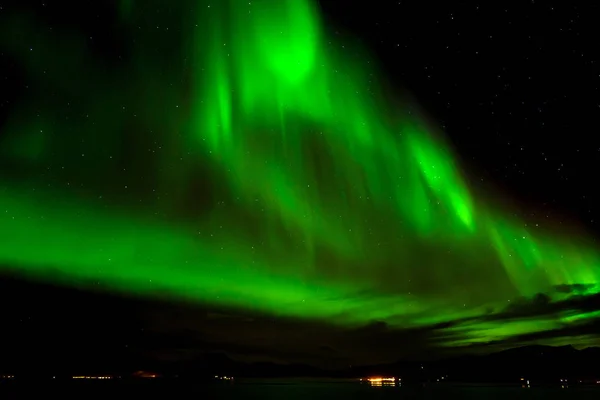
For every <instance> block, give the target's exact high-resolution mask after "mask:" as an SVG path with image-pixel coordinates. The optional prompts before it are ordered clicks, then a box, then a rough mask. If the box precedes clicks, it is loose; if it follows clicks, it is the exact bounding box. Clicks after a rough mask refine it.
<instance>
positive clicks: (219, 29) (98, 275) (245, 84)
mask: <svg viewBox="0 0 600 400" xmlns="http://www.w3.org/2000/svg"><path fill="white" fill-rule="evenodd" d="M166 3H167V2H160V1H146V2H144V5H143V6H142V3H141V2H140V3H137V2H134V1H132V0H128V1H122V2H121V3H120V6H119V7H118V9H117V10H115V14H116V15H118V16H119V20H118V21H117V22H115V25H116V27H115V29H116V30H117V31H118V32H119V35H121V37H120V39H121V40H120V46H121V47H120V50H119V55H118V57H112V58H111V57H108V56H106V57H105V58H110V60H105V59H103V58H102V57H100V56H98V55H97V54H95V53H94V52H93V51H91V50H90V49H89V46H88V45H87V44H86V43H87V42H86V40H87V39H86V38H85V37H83V35H81V33H80V32H78V31H77V30H76V29H74V28H73V29H71V28H68V27H62V28H61V27H54V29H51V28H50V27H49V26H46V25H44V22H43V21H41V20H38V19H36V18H35V17H34V16H31V15H29V14H26V13H23V14H13V15H9V16H5V17H4V19H3V20H2V21H0V27H1V28H0V29H2V34H1V35H0V37H2V38H4V39H1V40H2V42H1V43H0V46H2V49H3V50H4V51H5V52H7V53H9V54H11V55H12V56H13V57H14V58H15V59H16V60H18V61H19V63H20V64H19V65H20V66H21V67H23V68H24V70H25V71H26V72H25V73H26V74H27V77H28V82H31V87H28V91H27V92H26V95H25V96H22V97H21V98H20V99H19V102H18V103H17V104H14V105H13V108H12V109H11V110H12V111H11V114H10V116H9V119H8V120H7V121H6V123H5V124H4V126H2V131H1V135H0V161H2V164H3V165H7V166H8V165H10V166H12V168H6V169H4V172H2V173H1V175H0V243H2V246H0V264H1V265H4V267H3V268H5V269H6V271H5V272H6V273H10V274H15V275H18V276H22V277H26V278H29V279H36V280H42V281H48V282H52V283H58V284H61V285H73V286H76V287H85V288H89V289H92V290H95V289H98V288H102V289H106V290H109V291H115V292H121V293H126V294H134V295H141V296H150V297H160V298H169V299H186V300H191V301H194V302H198V303H200V304H211V305H218V306H227V307H235V308H241V309H244V310H248V311H251V312H261V313H267V314H271V315H276V316H283V317H293V318H300V319H315V318H316V319H319V320H323V321H327V322H328V323H331V324H336V325H340V326H347V327H353V326H360V325H364V324H368V323H370V322H373V321H384V322H386V323H387V324H388V325H389V326H391V327H395V328H396V327H397V328H413V327H423V326H428V325H434V324H440V323H444V322H450V321H463V322H460V323H455V324H453V325H452V326H450V327H448V328H446V334H447V337H448V338H449V339H447V340H445V341H444V342H443V343H442V344H443V345H445V346H462V345H469V344H474V343H486V342H490V341H497V340H506V339H510V338H511V337H515V336H518V335H523V334H529V333H535V332H541V331H547V330H552V329H557V328H560V327H564V326H573V325H576V324H578V323H581V321H582V320H586V319H587V318H596V317H597V313H589V314H581V313H580V312H575V311H572V312H569V311H561V312H558V313H554V314H552V315H544V316H529V317H527V318H519V319H514V320H511V321H501V322H500V323H494V322H489V321H488V322H481V321H478V320H477V317H479V316H482V315H488V316H489V315H494V314H495V313H501V312H502V311H503V310H504V309H505V308H506V307H507V305H509V304H510V302H511V301H515V300H517V299H519V298H531V297H533V296H535V295H536V294H538V293H544V294H547V295H548V296H550V298H551V301H553V302H558V301H561V300H564V299H565V298H566V297H567V296H568V294H565V293H562V292H561V291H559V290H556V288H557V287H564V286H565V285H577V287H583V288H586V290H584V291H583V292H582V293H579V294H578V295H579V296H586V295H593V294H596V293H597V292H598V291H599V290H598V288H597V286H596V284H597V282H598V279H599V277H600V268H599V267H600V258H599V254H598V253H597V252H596V251H595V250H594V249H593V248H592V247H591V246H588V245H586V242H585V240H584V236H583V235H572V234H564V235H559V234H558V233H556V232H554V233H553V232H548V231H542V230H541V229H540V228H530V227H528V226H527V224H526V222H525V221H519V220H518V219H517V218H515V217H513V215H514V213H511V212H510V211H507V210H504V209H502V208H499V207H496V206H494V205H492V203H491V202H490V201H489V199H490V196H484V195H482V194H481V193H476V192H475V191H474V190H473V189H472V188H470V187H469V186H468V184H467V180H466V179H465V177H464V175H463V173H461V171H460V168H459V166H458V164H457V162H456V160H455V159H454V157H453V155H452V152H451V150H450V149H449V146H447V145H446V144H445V143H444V142H443V140H442V139H441V138H440V137H439V135H437V134H436V133H435V132H432V129H431V128H430V127H429V126H428V124H427V123H426V122H425V120H424V118H422V117H420V116H419V115H418V113H417V112H415V111H414V107H412V106H410V105H406V104H404V105H401V106H394V104H396V105H398V104H401V103H399V102H395V101H393V100H392V99H390V98H389V93H387V92H386V90H385V87H386V85H385V82H382V81H379V80H378V77H379V75H380V74H379V73H378V72H377V68H376V67H374V64H373V61H371V60H370V59H369V58H368V57H367V56H366V52H364V51H362V50H361V49H360V48H359V47H358V46H349V45H348V44H344V45H342V44H341V43H339V42H338V41H336V40H332V38H331V37H330V36H331V35H328V33H327V30H326V29H325V27H324V24H323V22H322V21H321V19H320V16H319V12H318V8H317V6H316V5H315V4H313V3H312V2H310V1H308V0H273V1H268V0H257V1H253V2H251V3H248V2H244V3H243V4H242V3H241V2H238V1H237V0H219V1H207V0H201V1H193V2H191V1H190V2H183V1H182V2H177V4H173V5H169V7H170V8H169V7H167V6H166ZM158 8H160V9H161V10H162V11H161V13H160V14H159V13H151V12H150V11H148V10H155V9H158ZM8 38H10V40H9V39H8ZM121 42H122V43H121ZM131 42H135V46H133V45H130V44H127V43H131ZM411 110H412V111H411ZM486 200H487V201H486ZM566 340H568V341H569V342H573V341H575V342H577V343H575V344H579V345H587V344H589V343H590V340H591V339H590V338H589V337H580V338H572V337H571V338H566Z"/></svg>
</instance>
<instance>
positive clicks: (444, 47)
mask: <svg viewBox="0 0 600 400" xmlns="http://www.w3.org/2000/svg"><path fill="white" fill-rule="evenodd" d="M25 3H27V7H30V8H31V9H32V10H35V11H36V12H39V13H41V14H43V15H44V18H47V19H49V20H53V21H62V22H64V23H73V24H85V25H89V26H91V27H92V28H90V27H89V26H88V29H93V31H94V32H96V33H95V35H96V37H97V38H98V40H97V41H99V42H101V43H103V44H102V45H101V46H99V48H98V49H97V50H96V51H100V52H109V53H110V52H111V51H114V49H112V47H111V46H112V45H111V43H114V42H117V41H118V40H117V39H116V38H115V36H118V34H117V33H115V32H114V31H111V26H112V25H111V23H110V21H111V20H110V17H109V15H110V14H109V12H108V9H102V7H100V6H98V7H100V8H98V9H94V10H89V11H88V13H87V14H88V15H87V16H84V17H80V16H75V15H72V14H69V12H74V11H72V9H71V11H69V7H67V6H65V5H58V4H57V3H59V2H58V1H56V2H53V1H42V0H38V1H27V2H25V1H23V2H22V4H21V5H20V7H23V6H24V4H25ZM320 4H321V5H322V7H323V10H324V11H325V13H326V16H327V18H328V20H329V24H330V26H337V27H339V31H340V32H346V33H350V34H352V35H356V36H357V37H358V38H359V39H360V40H361V41H362V42H363V44H364V45H365V46H366V47H367V48H369V49H370V50H371V51H372V52H373V53H374V55H375V57H376V58H378V59H379V60H380V62H381V64H382V66H383V69H384V71H385V73H386V75H387V76H388V77H389V78H390V79H391V82H393V83H394V84H395V85H396V86H397V87H396V89H397V90H402V89H404V88H406V89H408V91H409V92H410V93H411V94H412V95H414V97H415V98H416V99H417V100H418V102H419V103H420V104H421V105H422V106H423V109H424V110H425V111H426V112H427V113H428V114H429V116H430V117H431V121H436V123H437V125H439V126H440V127H441V128H442V129H443V130H444V131H445V132H446V133H447V134H448V137H449V140H450V141H451V143H452V144H453V146H454V147H455V150H456V152H457V153H458V154H459V156H460V157H461V158H462V160H463V161H465V163H466V165H467V166H468V169H469V171H471V173H470V175H469V178H470V180H471V181H472V182H474V183H477V184H480V185H481V187H482V188H485V187H487V186H486V185H492V186H495V187H499V188H500V190H501V191H502V192H503V193H507V194H509V195H510V196H511V197H514V198H516V199H517V200H518V201H519V202H520V203H524V204H530V205H531V207H530V208H528V207H523V208H522V209H523V210H524V211H523V215H522V217H525V218H528V217H531V216H532V214H536V216H534V218H545V217H546V215H559V216H561V217H560V218H564V219H565V220H574V221H577V222H579V223H581V224H583V225H584V226H585V227H586V228H587V229H589V230H590V231H591V232H593V233H594V234H600V230H599V229H598V227H599V226H600V225H599V223H600V215H599V213H600V208H598V206H597V205H596V203H597V201H598V194H597V190H596V188H595V186H596V184H595V181H596V174H597V171H598V170H599V168H600V166H599V160H600V137H599V136H598V134H597V133H596V130H597V124H598V122H597V121H598V117H599V116H600V96H599V93H600V92H599V90H598V89H599V86H600V48H599V47H598V44H597V38H598V37H599V35H600V27H599V26H598V24H597V20H598V16H599V15H600V8H598V7H597V6H596V5H595V4H593V2H589V4H588V5H585V6H584V5H583V4H584V2H569V3H568V5H567V2H563V3H561V4H562V5H561V4H558V3H557V5H553V4H552V3H551V2H544V1H531V0H528V1H521V2H515V3H514V4H513V3H511V4H510V5H504V3H502V4H501V3H499V2H482V1H461V2H430V1H416V0H405V1H397V0H396V1H389V0H376V1H371V2H350V1H342V0H320ZM578 4H581V5H578ZM10 7H14V4H10V2H6V1H0V13H2V12H5V11H6V10H7V9H9V8H10ZM80 7H82V6H80ZM94 7H97V6H96V4H95V5H94ZM79 11H82V10H81V9H80V10H78V12H79ZM92 16H93V17H92ZM98 16H99V17H98ZM0 65H4V67H3V69H1V70H0V82H2V85H1V86H0V112H1V113H2V115H3V116H4V115H6V113H8V112H10V106H11V104H12V102H13V101H14V100H15V98H17V97H18V96H20V95H22V93H23V91H24V90H26V89H23V87H21V86H20V84H15V82H22V79H24V78H23V77H22V76H21V74H20V72H19V70H18V67H16V66H15V65H16V64H15V63H14V62H11V60H9V59H8V58H7V57H4V55H1V56H0ZM4 87H9V88H11V89H9V90H5V89H3V88H4ZM473 171H475V172H473ZM526 210H529V211H526ZM0 245H1V244H0ZM0 304H1V305H2V308H3V311H2V316H1V317H0V321H1V322H0V324H1V325H2V329H1V331H0V332H1V333H0V343H1V344H0V358H4V357H3V355H2V354H4V355H9V356H8V358H9V359H11V358H12V357H14V359H20V360H21V362H22V363H27V362H40V361H39V360H43V359H53V358H54V357H62V358H72V359H73V360H78V361H77V362H83V361H82V358H85V359H86V362H88V363H91V362H92V361H91V360H98V359H112V357H115V359H119V358H122V357H130V358H132V359H135V358H136V357H139V356H140V355H142V356H149V357H156V358H159V359H177V358H187V357H193V356H195V355H197V354H201V353H202V352H205V351H221V350H222V351H227V352H228V353H229V354H231V355H234V356H238V357H241V358H243V359H248V360H257V359H266V360H277V361H303V362H309V363H314V364H318V365H326V366H340V365H347V364H352V363H371V362H379V361H382V360H383V361H389V359H388V357H391V358H394V357H399V356H402V355H406V354H407V353H406V348H407V347H410V348H411V349H412V350H413V353H411V354H410V355H415V354H417V355H418V354H423V352H424V350H425V349H426V347H425V346H426V345H425V344H424V341H422V340H421V338H422V337H423V336H424V335H425V333H422V332H392V331H389V330H387V329H386V327H385V326H379V325H377V324H374V325H373V326H369V327H366V328H364V329H361V330H355V331H343V330H338V329H334V328H331V327H328V326H326V325H323V324H320V323H307V322H297V321H291V320H289V321H288V320H281V319H273V318H267V317H262V316H258V315H247V314H244V315H240V314H238V313H232V312H231V311H227V310H205V309H198V308H195V307H192V306H183V305H172V304H171V305H169V304H161V303H156V302H148V301H138V300H133V299H123V298H116V297H112V296H108V295H99V294H98V295H96V294H86V293H82V292H78V291H74V290H66V289H59V288H54V287H47V286H42V285H33V284H29V283H24V282H20V281H16V280H12V279H9V278H6V279H4V280H3V281H1V282H0ZM240 332H244V334H243V335H240ZM374 341H375V342H376V343H377V344H376V345H375V344H373V343H374ZM398 343H403V344H402V345H399V344H398ZM406 343H409V344H410V346H406V345H405V344H406ZM399 346H401V347H402V348H399ZM390 349H392V350H390ZM42 364H43V362H42Z"/></svg>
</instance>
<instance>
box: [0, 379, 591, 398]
mask: <svg viewBox="0 0 600 400" xmlns="http://www.w3.org/2000/svg"><path fill="white" fill-rule="evenodd" d="M113 396H118V398H128V399H144V398H162V399H189V398H198V399H211V400H212V399H215V400H218V399H223V400H230V399H273V400H275V399H277V400H280V399H281V400H296V399H297V400H333V399H344V400H353V399H357V400H360V399H415V400H420V399H444V400H447V399H485V400H496V399H497V400H506V399H510V400H521V399H539V400H561V399H564V400H567V399H568V400H584V399H595V400H597V399H599V398H600V388H596V387H571V388H565V389H561V388H560V387H531V388H521V387H518V386H510V387H507V386H504V387H500V386H484V385H479V386H452V385H433V386H428V387H414V386H412V387H411V386H407V387H372V386H368V385H361V384H358V383H347V382H346V383H331V382H325V383H323V382H273V383H268V382H264V381H263V382H243V383H238V382H236V383H226V384H194V383H190V382H185V381H177V380H173V381H161V380H154V381H143V380H139V381H110V382H108V381H103V382H89V381H86V382H72V381H63V382H37V383H35V382H17V381H11V382H0V398H1V399H2V400H4V399H23V398H28V399H36V398H37V399H47V398H50V397H52V398H61V399H65V398H79V399H107V398H110V397H113Z"/></svg>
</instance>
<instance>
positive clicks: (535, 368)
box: [0, 346, 600, 385]
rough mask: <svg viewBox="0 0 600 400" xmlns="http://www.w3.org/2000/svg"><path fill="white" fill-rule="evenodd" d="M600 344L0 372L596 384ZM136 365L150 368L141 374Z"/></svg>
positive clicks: (220, 357) (211, 358) (206, 358)
mask: <svg viewBox="0 0 600 400" xmlns="http://www.w3.org/2000/svg"><path fill="white" fill-rule="evenodd" d="M598 360H600V347H592V348H587V349H584V350H576V349H574V348H573V347H571V346H562V347H550V346H527V347H520V348H514V349H510V350H505V351H501V352H498V353H493V354H489V355H480V356H463V357H455V358H450V359H445V360H440V361H427V362H421V361H410V360H403V361H398V362H396V363H392V364H383V365H371V366H359V367H349V368H347V369H343V370H323V369H319V368H316V367H312V366H308V365H302V364H276V363H269V362H260V363H245V362H240V361H236V360H233V359H231V358H229V357H228V356H226V355H225V354H204V355H202V356H200V357H198V358H196V359H193V360H188V361H185V362H182V361H173V362H158V361H153V360H144V361H140V360H136V361H135V362H133V361H127V360H121V361H116V360H114V359H113V363H112V364H113V365H110V364H111V363H110V360H105V362H104V363H100V364H98V365H97V366H96V367H94V368H79V367H77V366H73V367H62V366H61V365H64V364H63V363H61V361H60V360H55V365H54V366H52V365H51V363H48V362H45V363H40V364H34V365H27V366H25V365H20V368H18V369H16V370H8V369H7V368H1V369H0V371H1V373H0V375H2V374H4V375H14V376H15V379H26V378H29V379H39V378H48V379H53V378H54V379H59V378H71V377H73V376H81V375H91V376H98V375H109V376H118V377H121V378H132V379H134V378H136V377H144V376H146V377H160V378H179V379H193V380H195V381H203V380H206V381H211V380H215V376H228V377H235V378H236V379H240V378H291V377H306V378H363V377H369V376H394V377H398V378H401V379H402V383H403V384H410V383H432V384H437V383H440V384H443V383H445V382H452V383H478V382H479V383H499V384H500V383H507V384H523V385H525V384H527V381H529V382H530V384H532V385H535V384H561V385H562V384H567V382H568V384H569V385H576V384H591V383H593V384H596V382H597V381H600V363H598ZM139 371H151V372H146V373H145V374H142V373H140V372H139Z"/></svg>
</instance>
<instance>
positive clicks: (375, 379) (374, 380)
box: [367, 377, 396, 383]
mask: <svg viewBox="0 0 600 400" xmlns="http://www.w3.org/2000/svg"><path fill="white" fill-rule="evenodd" d="M367 380H368V381H369V382H371V383H377V382H396V378H381V377H376V378H367Z"/></svg>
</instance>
